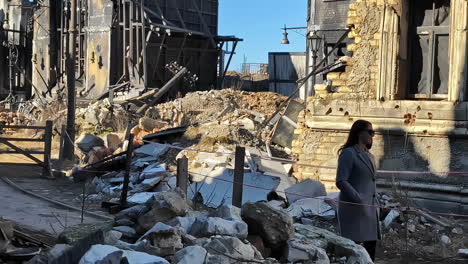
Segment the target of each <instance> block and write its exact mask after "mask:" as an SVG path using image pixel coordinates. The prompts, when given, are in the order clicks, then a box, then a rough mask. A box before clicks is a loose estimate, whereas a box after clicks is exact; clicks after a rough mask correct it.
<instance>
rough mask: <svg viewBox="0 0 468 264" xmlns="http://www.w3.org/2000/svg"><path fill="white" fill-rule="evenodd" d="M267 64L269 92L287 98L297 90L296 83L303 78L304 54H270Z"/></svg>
mask: <svg viewBox="0 0 468 264" xmlns="http://www.w3.org/2000/svg"><path fill="white" fill-rule="evenodd" d="M268 64H269V67H268V72H269V76H270V77H269V83H270V84H269V87H270V91H271V92H276V93H279V94H282V95H286V96H289V95H291V93H293V91H294V90H295V89H296V88H297V84H296V83H297V81H298V80H299V79H301V78H303V77H305V73H306V54H305V52H294V53H292V52H291V53H287V52H286V53H285V52H270V53H269V54H268ZM301 95H302V94H301ZM296 96H299V94H297V95H296ZM301 97H302V96H301Z"/></svg>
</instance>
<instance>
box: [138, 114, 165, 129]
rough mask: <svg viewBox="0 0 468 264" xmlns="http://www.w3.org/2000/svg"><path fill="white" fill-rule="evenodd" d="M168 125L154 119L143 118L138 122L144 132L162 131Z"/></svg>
mask: <svg viewBox="0 0 468 264" xmlns="http://www.w3.org/2000/svg"><path fill="white" fill-rule="evenodd" d="M166 125H167V123H166V122H161V121H158V120H155V119H152V118H148V117H142V118H140V120H139V121H138V127H139V128H140V129H142V130H145V131H149V132H153V131H154V129H161V128H163V127H165V126H166Z"/></svg>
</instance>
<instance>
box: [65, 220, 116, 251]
mask: <svg viewBox="0 0 468 264" xmlns="http://www.w3.org/2000/svg"><path fill="white" fill-rule="evenodd" d="M112 224H113V223H112V222H111V221H107V222H101V223H94V224H78V225H74V226H70V227H67V228H65V230H64V231H63V232H62V233H60V235H59V236H58V238H57V242H58V243H63V244H69V245H75V244H76V243H78V242H79V241H80V240H81V239H83V238H86V237H88V236H90V235H92V234H94V233H96V232H98V231H103V232H107V231H109V230H111V229H112Z"/></svg>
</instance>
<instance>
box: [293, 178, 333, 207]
mask: <svg viewBox="0 0 468 264" xmlns="http://www.w3.org/2000/svg"><path fill="white" fill-rule="evenodd" d="M285 192H286V197H287V198H288V202H289V204H292V203H294V202H295V201H297V200H300V199H304V198H313V197H319V196H327V192H326V191H325V186H324V185H323V184H322V183H321V182H318V181H314V180H305V181H302V182H299V183H296V184H294V185H293V186H291V187H289V188H287V189H285ZM295 194H297V195H295Z"/></svg>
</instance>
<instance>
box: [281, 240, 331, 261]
mask: <svg viewBox="0 0 468 264" xmlns="http://www.w3.org/2000/svg"><path fill="white" fill-rule="evenodd" d="M286 256H287V260H288V262H290V263H297V262H303V261H313V263H317V264H329V263H330V259H329V258H328V256H327V253H326V251H325V250H324V249H322V248H319V247H317V246H315V245H314V244H312V243H311V242H310V241H308V240H307V239H304V240H298V239H292V240H289V241H288V247H287V253H286Z"/></svg>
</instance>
